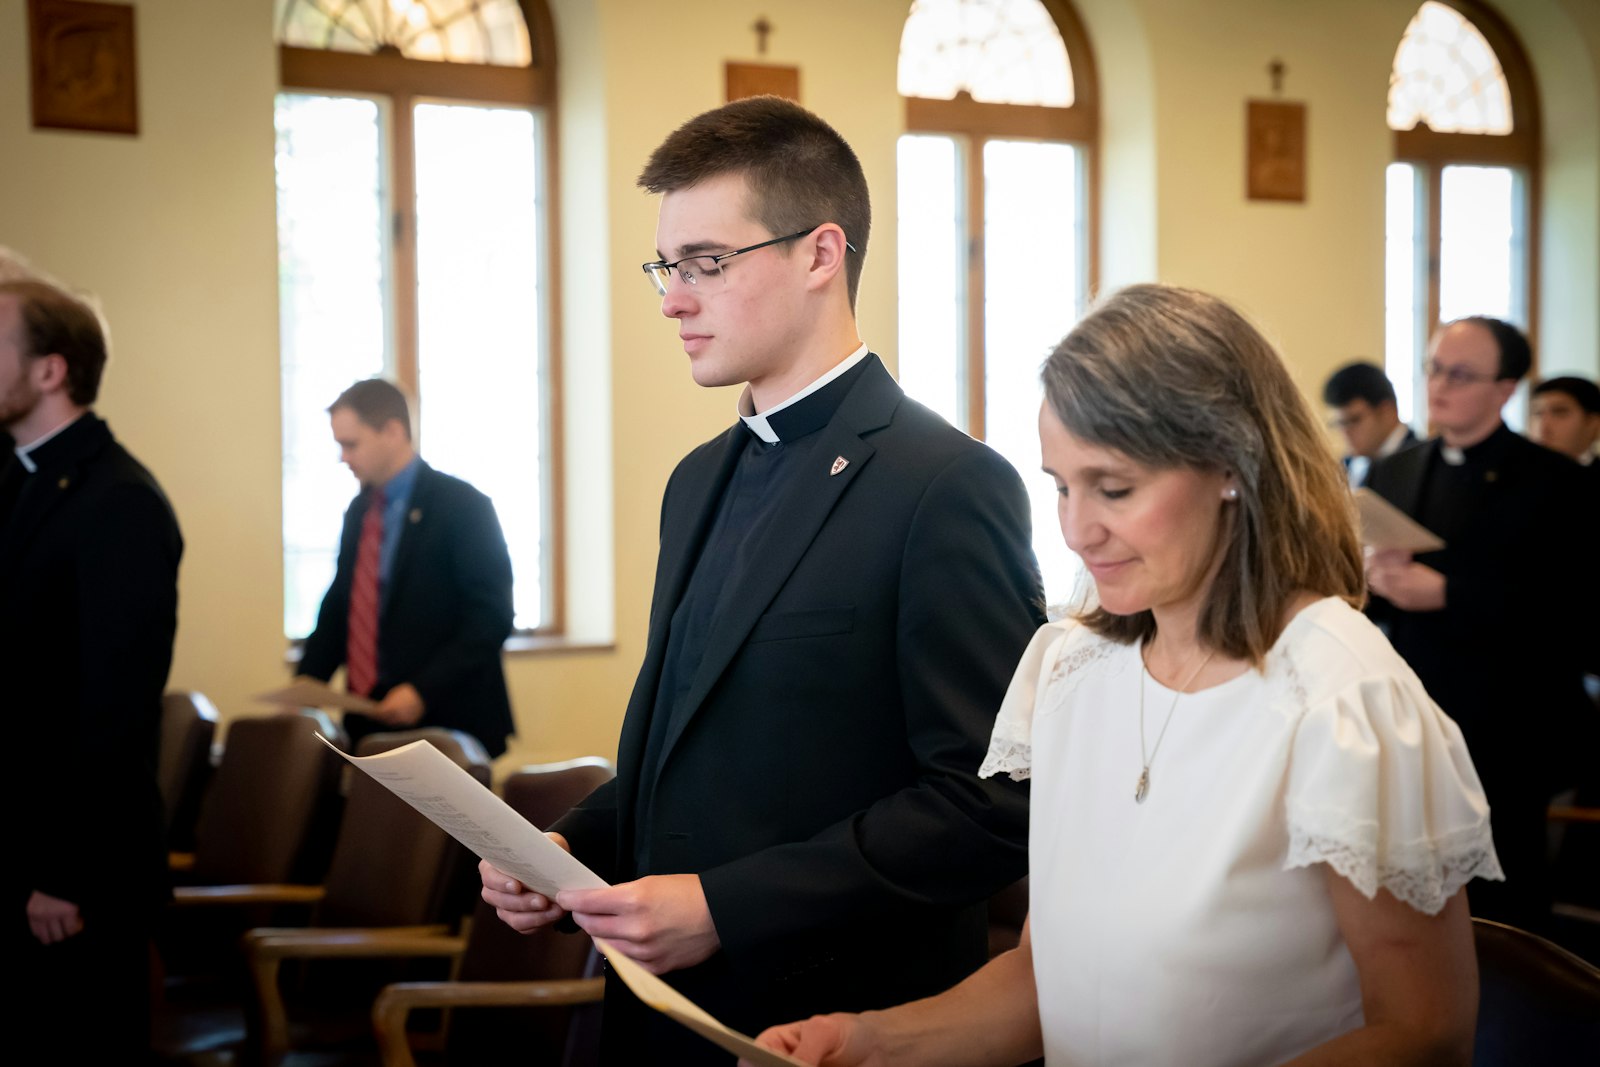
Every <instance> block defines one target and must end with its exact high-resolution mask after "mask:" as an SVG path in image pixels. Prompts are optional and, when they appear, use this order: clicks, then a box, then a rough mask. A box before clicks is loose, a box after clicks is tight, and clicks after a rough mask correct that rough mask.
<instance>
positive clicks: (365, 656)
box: [344, 489, 383, 696]
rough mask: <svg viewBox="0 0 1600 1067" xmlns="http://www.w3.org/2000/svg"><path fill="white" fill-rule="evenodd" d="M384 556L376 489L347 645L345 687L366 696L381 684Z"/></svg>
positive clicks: (365, 523)
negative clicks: (380, 596) (380, 597)
mask: <svg viewBox="0 0 1600 1067" xmlns="http://www.w3.org/2000/svg"><path fill="white" fill-rule="evenodd" d="M382 554H383V490H382V489H374V490H373V491H372V500H371V502H369V503H368V504H367V514H366V516H365V517H364V518H363V519H362V520H361V542H360V544H359V545H357V547H356V574H355V579H354V580H353V581H352V582H351V583H350V620H349V623H348V626H347V631H348V633H347V640H346V644H345V655H344V664H345V684H346V687H347V688H348V689H349V690H350V692H352V693H357V694H359V695H361V696H366V695H367V694H368V693H370V692H372V687H373V685H374V684H375V683H376V682H377V680H378V584H379V574H378V562H379V558H380V557H381V556H382Z"/></svg>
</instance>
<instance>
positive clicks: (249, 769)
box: [174, 709, 344, 906]
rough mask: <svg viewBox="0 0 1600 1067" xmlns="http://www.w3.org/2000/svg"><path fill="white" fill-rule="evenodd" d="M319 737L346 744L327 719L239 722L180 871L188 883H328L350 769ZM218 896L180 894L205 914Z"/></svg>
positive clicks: (182, 902) (308, 714)
mask: <svg viewBox="0 0 1600 1067" xmlns="http://www.w3.org/2000/svg"><path fill="white" fill-rule="evenodd" d="M319 733H320V734H322V735H323V736H324V737H327V738H329V739H330V740H332V741H334V742H335V743H336V744H340V745H342V744H343V743H344V733H343V731H341V730H340V729H339V728H338V727H337V726H336V725H334V723H333V720H332V719H330V718H328V716H327V715H325V714H324V713H322V712H320V711H314V710H309V709H308V710H306V711H302V712H299V713H297V714H286V715H267V716H259V717H253V718H248V719H237V720H235V721H234V722H233V724H232V725H231V726H230V727H229V728H228V735H227V742H226V744H225V746H224V747H223V751H222V759H221V760H220V761H219V762H218V765H217V769H216V772H215V774H214V775H213V776H212V780H211V786H210V788H209V789H208V790H207V791H206V796H205V800H204V801H203V802H202V804H201V807H200V815H199V820H198V823H197V825H196V826H195V833H194V838H195V847H194V853H193V854H192V856H190V857H188V858H187V859H184V858H182V857H178V858H176V862H175V864H174V865H175V867H176V868H178V869H179V870H180V872H181V875H182V877H181V880H182V881H183V882H186V883H190V885H191V886H203V885H205V886H220V885H239V884H262V883H284V882H302V883H314V882H318V881H320V880H321V878H322V876H323V874H324V873H325V871H326V869H327V866H326V865H327V860H328V851H329V848H330V847H331V835H330V834H328V833H327V832H326V827H327V825H328V823H329V822H330V821H331V820H332V819H334V818H336V817H337V814H338V805H339V775H340V771H341V768H342V767H343V766H344V761H343V760H341V759H340V758H339V756H338V754H337V753H335V752H332V751H329V749H328V746H327V745H325V744H323V743H322V742H321V741H319V740H318V739H317V735H318V734H319ZM319 831H321V834H320V836H319ZM319 843H320V847H318V846H319ZM217 895H218V894H215V893H211V894H208V893H206V892H202V891H200V890H198V889H192V888H180V889H179V891H178V896H177V903H178V904H179V906H199V905H203V904H208V903H213V902H214V899H213V898H215V897H216V896H217Z"/></svg>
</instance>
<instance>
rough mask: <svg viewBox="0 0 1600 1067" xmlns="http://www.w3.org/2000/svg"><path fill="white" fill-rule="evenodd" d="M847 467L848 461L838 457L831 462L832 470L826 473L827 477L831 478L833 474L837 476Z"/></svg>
mask: <svg viewBox="0 0 1600 1067" xmlns="http://www.w3.org/2000/svg"><path fill="white" fill-rule="evenodd" d="M848 466H850V461H849V460H847V459H845V458H844V457H843V456H839V457H838V458H837V459H835V460H834V461H833V468H832V469H831V470H829V471H828V477H830V478H832V477H833V476H834V475H835V474H838V473H839V472H840V471H842V470H844V469H845V468H846V467H848Z"/></svg>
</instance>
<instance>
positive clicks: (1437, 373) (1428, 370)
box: [1422, 359, 1498, 389]
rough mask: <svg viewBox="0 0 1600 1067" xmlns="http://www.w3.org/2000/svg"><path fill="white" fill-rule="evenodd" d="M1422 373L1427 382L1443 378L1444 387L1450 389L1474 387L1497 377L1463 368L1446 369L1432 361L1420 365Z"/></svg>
mask: <svg viewBox="0 0 1600 1067" xmlns="http://www.w3.org/2000/svg"><path fill="white" fill-rule="evenodd" d="M1422 373H1423V375H1424V376H1425V377H1426V378H1427V379H1428V380H1429V381H1432V380H1433V379H1435V378H1443V379H1444V383H1445V385H1446V386H1448V387H1449V388H1451V389H1454V388H1456V387H1457V386H1462V385H1476V384H1478V383H1479V382H1492V381H1495V380H1496V378H1497V377H1498V376H1497V375H1494V374H1480V373H1479V372H1477V371H1474V370H1468V369H1467V368H1465V367H1447V366H1445V365H1444V364H1442V363H1440V362H1439V361H1438V360H1434V359H1430V360H1428V361H1426V362H1425V363H1423V364H1422Z"/></svg>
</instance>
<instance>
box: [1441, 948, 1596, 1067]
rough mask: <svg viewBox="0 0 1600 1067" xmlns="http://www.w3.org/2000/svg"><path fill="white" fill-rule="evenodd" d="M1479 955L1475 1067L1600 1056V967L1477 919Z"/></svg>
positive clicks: (1537, 1065)
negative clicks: (1598, 1054) (1599, 1054)
mask: <svg viewBox="0 0 1600 1067" xmlns="http://www.w3.org/2000/svg"><path fill="white" fill-rule="evenodd" d="M1472 936H1473V941H1474V943H1475V944H1476V946H1477V950H1478V1028H1477V1033H1476V1035H1475V1038H1474V1045H1473V1054H1472V1062H1473V1065H1474V1067H1512V1065H1516V1067H1545V1065H1547V1064H1548V1065H1555V1064H1563V1065H1564V1064H1572V1063H1592V1062H1594V1060H1595V1057H1596V1054H1597V1053H1600V969H1597V968H1596V967H1594V966H1593V965H1592V964H1590V963H1588V962H1586V961H1584V960H1582V959H1579V958H1578V957H1577V956H1574V955H1573V954H1572V953H1570V952H1568V951H1567V950H1566V949H1564V948H1562V947H1561V946H1559V945H1556V944H1554V943H1552V942H1550V941H1546V940H1545V939H1544V938H1542V937H1538V936H1536V935H1534V934H1530V933H1528V932H1527V931H1526V930H1519V929H1517V928H1516V927H1514V926H1506V925H1505V924H1504V923H1497V922H1491V921H1489V920H1487V919H1473V920H1472Z"/></svg>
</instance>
